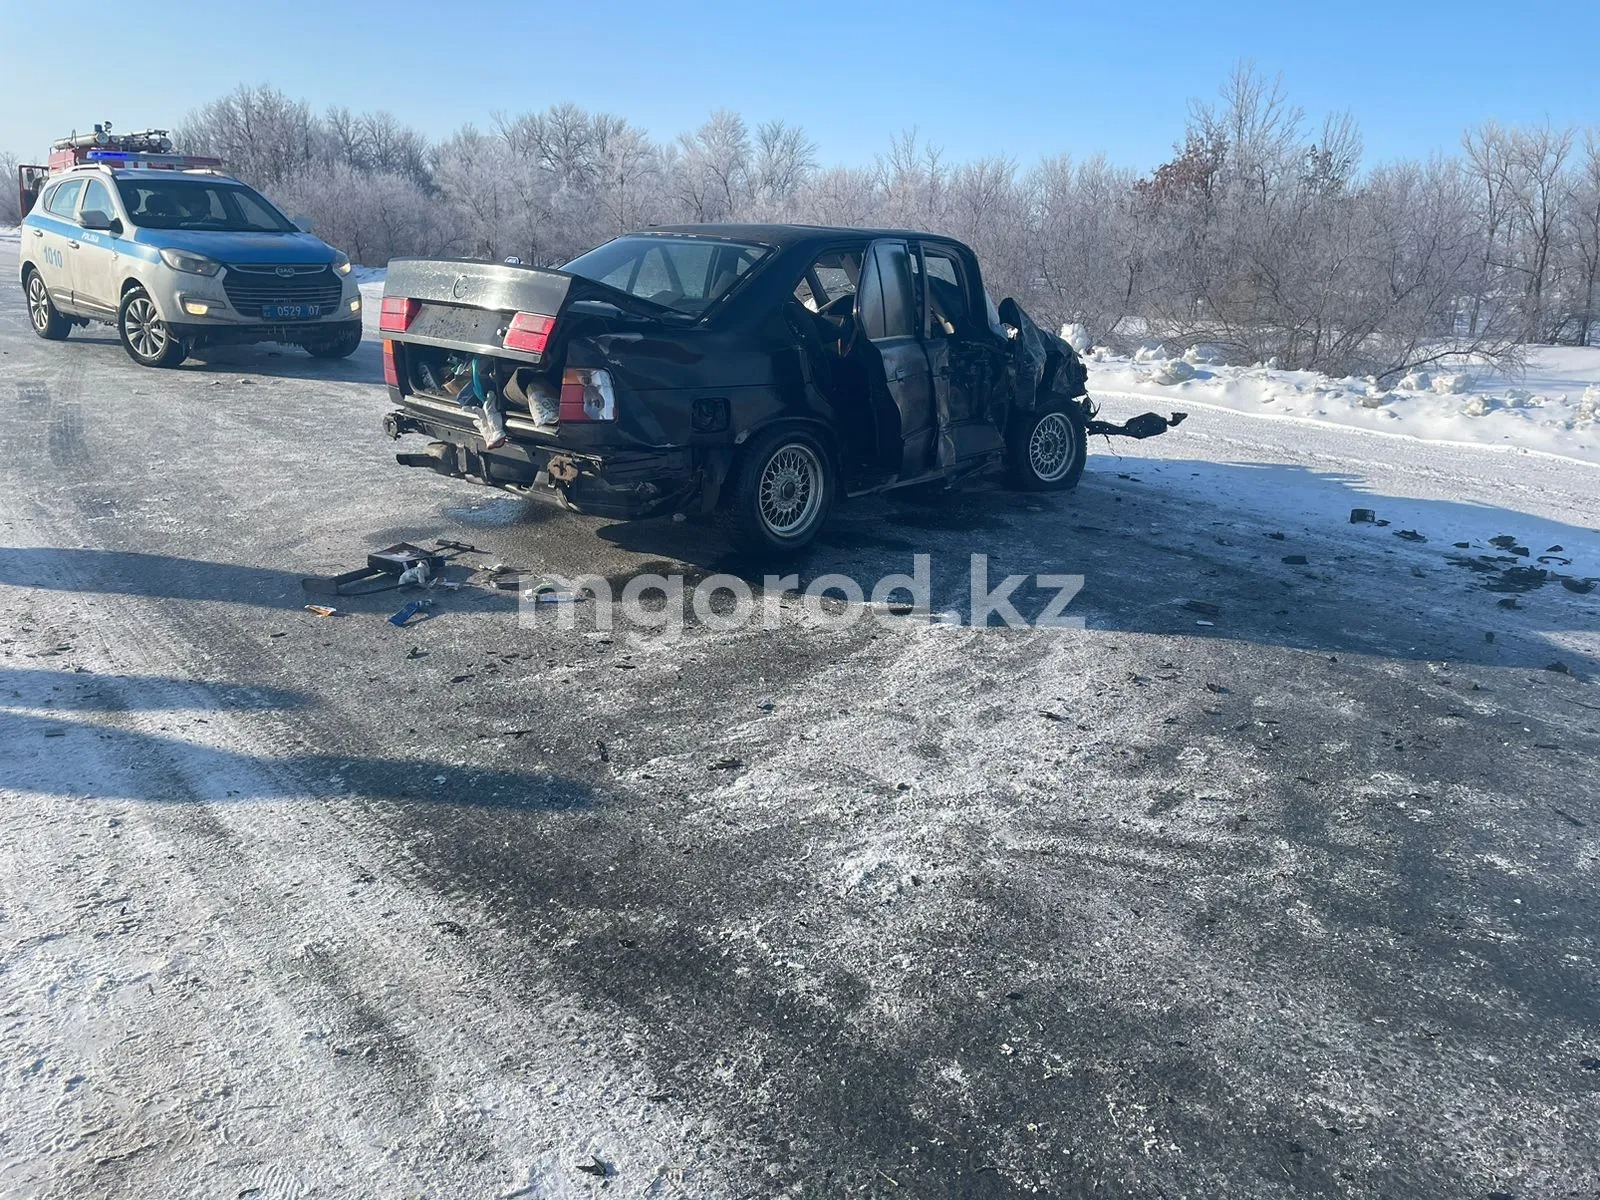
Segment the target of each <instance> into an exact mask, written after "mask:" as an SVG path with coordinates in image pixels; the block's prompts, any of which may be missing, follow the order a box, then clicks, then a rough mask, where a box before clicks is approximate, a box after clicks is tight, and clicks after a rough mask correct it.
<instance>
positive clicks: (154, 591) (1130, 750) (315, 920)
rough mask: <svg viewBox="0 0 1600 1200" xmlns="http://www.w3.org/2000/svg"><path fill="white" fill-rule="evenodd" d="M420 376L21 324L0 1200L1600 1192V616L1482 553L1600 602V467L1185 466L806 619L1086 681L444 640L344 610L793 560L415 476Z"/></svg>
mask: <svg viewBox="0 0 1600 1200" xmlns="http://www.w3.org/2000/svg"><path fill="white" fill-rule="evenodd" d="M14 255H15V247H14V244H7V245H4V246H0V260H3V261H0V267H3V269H4V270H5V272H6V273H7V276H8V277H9V276H10V273H11V271H12V268H13V264H14ZM378 373H379V367H378V360H377V353H376V347H375V345H372V344H369V345H367V346H365V347H363V349H362V351H361V352H360V353H359V354H358V355H357V356H356V357H355V358H354V359H353V360H351V361H350V362H349V363H345V364H334V365H329V364H324V363H318V362H315V361H313V360H311V359H309V358H307V357H305V356H303V355H301V354H300V353H299V352H297V351H294V350H290V349H284V350H282V351H281V352H278V353H273V350H272V348H255V349H246V350H234V351H225V352H217V353H215V354H214V355H213V356H212V357H211V358H210V359H209V360H208V361H205V360H203V361H198V362H191V363H189V364H187V365H186V366H185V367H184V368H182V369H181V370H179V371H176V372H169V373H155V372H149V371H142V370H140V369H139V368H137V367H135V366H133V365H132V364H131V363H130V362H129V361H128V360H127V359H126V357H125V356H124V355H123V353H122V351H121V349H120V347H118V346H117V345H116V343H115V341H114V338H113V337H112V336H111V334H110V331H108V330H104V329H95V330H90V331H77V332H74V334H73V336H72V337H71V338H70V339H69V341H68V342H67V343H65V344H64V345H51V344H47V343H43V342H40V341H38V340H36V339H35V338H34V337H33V336H32V334H31V332H30V331H29V329H28V327H27V325H26V319H25V314H24V310H23V305H22V298H21V293H20V290H19V289H17V288H16V287H14V286H11V285H4V286H0V431H3V442H0V444H3V446H4V448H5V450H4V455H3V466H0V470H3V472H4V484H3V487H0V547H4V548H3V549H0V801H3V808H0V857H3V859H4V864H3V870H0V1049H3V1055H0V1072H3V1076H0V1077H3V1081H4V1082H3V1089H0V1113H3V1116H0V1122H3V1125H0V1194H5V1195H18V1196H41V1197H81V1196H88V1195H103V1196H118V1197H168V1196H199V1195H207V1196H225V1197H233V1196H255V1197H299V1196H352V1197H368V1196H375V1197H395V1196H430V1197H456V1196H461V1197H479V1196H482V1197H491V1196H494V1197H502V1196H503V1197H510V1196H529V1197H535V1196H537V1197H547V1196H548V1197H567V1196H591V1195H596V1196H598V1195H615V1196H627V1197H635V1196H639V1197H643V1196H650V1197H666V1196H678V1197H690V1198H695V1200H699V1198H706V1200H720V1198H723V1197H777V1196H797V1197H798V1196H805V1197H824V1198H828V1197H843V1196H874V1197H891V1196H910V1197H1011V1196H1061V1197H1068V1196H1139V1197H1146V1196H1148V1197H1157V1196H1159V1197H1178V1196H1194V1197H1221V1196H1226V1197H1229V1198H1230V1200H1231V1198H1239V1197H1257V1196H1259V1197H1276V1196H1284V1195H1318V1196H1322V1195H1328V1196H1385V1197H1410V1196H1439V1197H1446V1196H1448V1197H1491V1196H1513V1197H1519V1198H1521V1197H1548V1196H1586V1197H1592V1196H1595V1195H1597V1194H1600V977H1597V972H1596V965H1597V943H1596V923H1597V919H1600V909H1597V905H1596V896H1597V893H1600V873H1597V866H1600V854H1597V842H1596V831H1597V829H1600V784H1597V782H1596V763H1597V760H1600V687H1597V686H1596V685H1595V679H1596V676H1597V674H1600V634H1597V631H1600V591H1596V592H1592V593H1589V594H1579V593H1576V592H1572V591H1568V590H1567V589H1566V588H1564V587H1563V586H1561V585H1560V584H1559V583H1550V584H1547V585H1546V586H1544V587H1540V588H1536V589H1534V590H1532V591H1529V592H1527V593H1525V594H1520V595H1519V594H1517V593H1507V592H1494V591H1488V590H1485V586H1484V585H1485V583H1486V582H1490V583H1492V582H1496V581H1497V580H1498V579H1499V578H1500V576H1498V575H1489V574H1484V573H1480V572H1475V571H1471V570H1468V569H1466V568H1464V567H1461V566H1459V565H1456V564H1453V563H1452V562H1450V561H1449V560H1450V558H1451V557H1462V556H1464V555H1471V556H1477V555H1481V554H1494V553H1497V551H1495V550H1494V549H1493V548H1491V547H1489V546H1488V539H1490V538H1492V537H1495V536H1497V535H1502V534H1508V535H1511V536H1512V537H1514V538H1516V539H1517V540H1518V542H1519V543H1520V544H1523V545H1526V546H1527V547H1529V548H1530V551H1531V556H1538V555H1541V554H1544V553H1546V551H1547V549H1548V548H1549V547H1551V546H1556V545H1559V546H1561V547H1563V550H1562V551H1561V552H1559V553H1560V556H1561V557H1564V558H1571V559H1573V560H1574V562H1573V564H1572V566H1571V567H1570V568H1568V567H1564V566H1563V567H1561V568H1560V569H1561V571H1562V572H1563V573H1570V574H1572V575H1573V576H1575V577H1577V578H1582V577H1584V576H1585V575H1588V576H1600V534H1597V532H1596V530H1595V524H1596V509H1597V501H1596V496H1597V495H1600V471H1597V470H1595V469H1594V468H1592V467H1586V466H1582V465H1579V464H1574V463H1565V462H1561V461H1559V460H1554V459H1548V458H1539V457H1534V456H1523V455H1510V454H1503V453H1502V454H1496V453H1490V452H1487V451H1481V450H1468V449H1459V448H1451V447H1441V446H1430V445H1428V444H1425V443H1420V442H1411V441H1402V440H1397V439H1390V438H1380V437H1376V436H1373V435H1370V434H1364V433H1359V432H1350V431H1344V432H1333V431H1328V430H1325V429H1319V428H1317V427H1315V426H1311V425H1306V424H1303V423H1295V422H1283V421H1279V422H1269V421H1262V420H1256V419H1252V418H1250V417H1246V416H1240V415H1237V414H1231V413H1226V412H1220V411H1204V412H1201V411H1197V412H1196V413H1195V415H1194V416H1193V417H1192V418H1191V420H1190V421H1189V423H1188V424H1186V425H1184V426H1183V427H1182V428H1181V429H1180V430H1178V431H1177V432H1176V433H1174V434H1172V435H1170V436H1168V437H1167V438H1164V439H1158V440H1157V441H1154V442H1151V443H1148V444H1143V445H1138V446H1129V447H1122V448H1121V449H1122V450H1123V454H1122V455H1121V456H1120V457H1118V456H1117V455H1115V454H1111V453H1107V452H1106V449H1107V448H1106V447H1105V446H1104V445H1103V444H1101V445H1100V446H1098V447H1097V448H1096V449H1097V454H1096V457H1095V458H1094V459H1093V461H1092V463H1091V465H1090V468H1089V472H1088V474H1087V475H1086V477H1085V479H1084V482H1083V485H1082V486H1081V488H1080V489H1079V490H1078V491H1077V492H1075V493H1074V494H1072V495H1069V496H1066V497H1061V498H1047V499H1044V500H1039V499H1036V498H1032V497H1024V496H1019V495H1016V494H1013V493H1009V492H1006V491H1003V490H1000V489H997V488H994V487H991V486H988V485H977V486H972V487H969V488H966V489H964V490H961V491H959V492H956V493H953V494H934V495H924V494H917V495H902V496H897V497H889V498H886V499H879V500H872V501H864V502H856V503H851V504H849V505H846V506H844V507H841V508H840V509H838V510H837V511H836V516H835V519H834V520H833V522H832V523H831V525H830V527H829V530H828V533H827V536H826V537H825V539H824V544H823V546H822V547H821V548H820V549H819V550H818V551H817V552H816V553H814V554H813V555H812V556H811V557H810V558H809V559H808V560H807V561H806V562H805V563H804V564H803V566H802V568H801V573H802V580H806V579H810V578H814V577H815V576H817V575H820V574H823V573H827V572H835V571H837V572H843V573H846V574H849V575H851V576H853V577H855V578H857V579H858V580H860V581H861V582H862V583H863V584H865V585H867V586H868V587H870V585H871V583H872V582H873V581H874V580H876V579H877V578H878V577H879V576H881V575H883V574H886V573H890V572H904V571H909V570H911V568H912V555H913V554H914V553H919V552H921V553H927V554H929V555H931V556H932V573H933V576H934V581H935V591H936V593H937V596H938V598H940V599H941V600H948V601H951V602H953V603H955V604H956V606H957V607H959V605H960V597H961V595H962V593H963V592H964V590H965V588H966V568H967V563H968V556H969V555H970V554H971V553H973V552H980V553H985V554H987V555H989V557H990V572H991V575H992V576H995V577H998V576H999V575H1002V574H1004V573H1007V572H1011V571H1016V572H1019V573H1028V574H1037V573H1077V574H1082V575H1083V576H1084V577H1085V580H1086V582H1085V585H1084V588H1083V591H1082V593H1081V595H1080V596H1079V597H1078V598H1077V599H1076V600H1075V601H1074V602H1073V604H1072V605H1071V607H1070V608H1069V613H1072V614H1076V615H1079V616H1082V617H1084V618H1085V622H1086V626H1087V628H1086V629H1085V630H1083V631H1081V632H1063V631H1045V630H1038V631H1026V630H1021V631H1019V630H1008V629H986V630H974V629H968V628H938V627H934V628H930V627H927V626H926V625H925V624H922V623H920V622H916V621H912V620H906V621H900V622H895V621H889V622H887V623H879V622H868V623H862V624H859V625H857V626H855V627H854V628H852V629H847V630H830V629H827V628H824V627H823V626H822V625H820V624H819V623H818V622H816V621H815V620H813V619H808V618H806V617H805V615H804V614H803V612H802V611H801V609H800V608H799V606H798V605H793V604H791V606H790V607H789V608H787V609H785V610H784V611H785V614H786V622H785V625H784V627H783V628H782V629H780V630H778V631H776V632H762V631H759V630H756V631H745V632H733V633H712V632H710V631H708V630H705V629H703V628H695V627H691V628H690V630H689V631H688V632H687V634H686V635H685V636H684V637H683V638H682V639H681V640H679V641H677V642H675V643H664V644H649V645H645V646H635V645H633V644H631V643H630V642H629V641H628V639H627V638H626V637H625V636H623V635H622V634H621V633H620V631H619V632H618V633H616V634H613V635H612V636H611V637H610V638H609V639H608V638H607V637H605V636H604V635H599V634H596V633H593V632H591V631H588V630H587V629H586V628H585V626H584V624H583V623H581V622H580V626H579V628H577V629H575V630H570V631H564V630H561V629H559V628H557V627H556V624H555V621H554V620H553V619H546V618H547V616H548V614H545V613H540V614H538V616H537V618H536V620H535V621H534V623H532V624H529V625H522V624H519V622H518V619H517V613H516V609H515V605H514V603H513V602H512V601H511V600H510V599H509V598H508V597H507V596H506V595H505V594H501V593H491V592H488V591H484V590H482V589H472V588H468V589H463V590H462V591H460V592H456V593H453V594H440V595H436V597H435V598H436V600H437V605H436V608H435V610H434V612H435V615H434V616H432V617H431V618H430V619H428V620H426V621H424V622H422V623H421V624H417V625H413V626H411V627H407V628H405V629H396V628H395V627H393V626H391V625H389V624H388V623H386V621H385V620H384V618H385V617H386V616H387V615H388V614H389V613H390V612H392V611H393V610H394V609H395V608H396V607H397V606H398V603H397V599H396V597H395V596H394V594H393V593H391V594H389V595H388V596H385V597H378V598H372V599H368V600H364V601H335V603H336V604H339V605H340V607H342V608H346V609H348V610H350V612H349V615H345V616H340V617H335V618H330V619H320V618H317V617H315V616H312V615H311V614H309V613H306V612H304V611H303V610H302V608H301V606H302V605H303V604H304V603H305V601H306V599H307V598H306V597H305V596H304V595H302V593H301V589H300V586H299V578H300V576H302V575H305V574H317V573H331V572H334V571H338V570H342V569H345V568H347V567H349V566H353V565H356V564H358V563H359V562H360V561H361V559H362V557H363V556H364V554H365V552H366V551H367V550H368V549H372V548H376V547H379V546H382V545H384V544H387V543H390V542H393V541H397V540H400V539H406V540H410V541H414V542H424V543H425V542H429V541H431V540H432V539H435V538H451V539H458V540H462V541H465V542H470V543H472V544H474V545H477V546H480V547H483V548H484V549H485V550H486V551H488V553H487V555H485V556H482V557H481V558H479V557H472V558H471V559H470V561H473V562H493V561H502V562H506V563H511V564H515V565H517V566H521V567H526V568H529V569H538V570H552V571H559V572H562V573H567V574H575V573H578V572H594V573H598V574H601V575H605V576H608V577H612V578H614V579H616V580H618V581H619V582H620V581H621V580H624V579H626V578H627V577H629V576H631V575H633V574H636V573H638V572H640V571H642V570H651V571H682V572H684V573H685V574H686V575H687V576H688V581H689V583H690V585H691V586H692V584H693V582H694V580H695V579H697V578H699V577H701V576H703V575H704V574H706V573H708V572H712V571H716V570H719V569H723V568H724V567H727V566H732V567H733V568H734V569H745V570H748V569H749V564H737V563H735V564H727V563H724V562H723V561H722V559H721V558H720V557H719V552H718V551H717V550H716V548H715V545H714V543H711V542H710V541H709V540H708V539H709V534H708V533H707V532H706V531H701V530H698V529H696V527H695V526H694V525H692V524H682V525H675V524H672V523H670V522H660V523H653V524H650V525H637V526H623V525H618V524H615V523H611V522H607V521H602V520H594V519H582V518H574V517H570V516H565V515H556V514H554V513H553V512H551V511H549V510H546V509H543V508H540V507H529V506H526V505H524V504H523V503H522V502H520V501H518V500H515V499H513V498H507V497H500V496H497V495H495V494H493V493H489V492H487V491H483V490H480V489H474V488H473V487H471V486H469V485H465V484H460V483H454V482H451V481H447V480H443V479H439V478H436V477H434V476H432V475H429V474H426V473H423V472H418V471H406V470H403V469H401V468H399V467H397V466H395V465H394V463H393V460H392V457H391V454H392V450H393V446H392V444H390V443H387V442H386V441H384V440H383V438H382V436H381V434H380V432H379V428H378V425H379V420H380V418H381V416H382V414H383V412H384V411H385V403H386V402H385V397H384V395H383V391H382V388H381V387H380V386H378V385H376V384H374V383H373V382H372V380H373V379H374V378H375V377H376V376H377V375H378ZM1092 384H1093V378H1092V376H1091V386H1092ZM1146 406H1147V405H1145V404H1144V403H1143V402H1138V403H1136V402H1135V401H1134V400H1133V399H1129V398H1121V397H1112V398H1110V399H1109V401H1108V409H1109V410H1110V411H1111V412H1113V413H1114V414H1116V415H1119V416H1127V415H1130V414H1131V413H1133V412H1135V411H1138V410H1139V408H1142V407H1146ZM1358 506H1359V507H1367V508H1372V509H1374V510H1375V512H1376V514H1377V516H1378V517H1379V518H1380V519H1383V520H1388V521H1390V522H1391V523H1390V524H1389V525H1387V526H1379V525H1370V524H1364V525H1351V524H1349V523H1348V516H1349V512H1350V510H1351V509H1352V508H1353V507H1358ZM1403 530H1415V531H1417V532H1418V533H1419V534H1420V535H1422V536H1423V537H1425V538H1427V539H1428V540H1427V541H1426V542H1415V541H1408V540H1406V539H1403V538H1399V537H1397V536H1395V535H1396V534H1397V533H1399V532H1401V531H1403ZM1454 541H1469V542H1471V543H1472V545H1471V547H1470V548H1469V550H1468V551H1461V550H1457V549H1455V548H1453V546H1452V543H1453V542H1454ZM1297 557H1303V558H1304V559H1305V560H1306V561H1305V562H1304V563H1298V562H1294V561H1288V562H1286V561H1285V560H1286V559H1290V560H1293V559H1295V558H1297ZM1023 595H1024V597H1025V598H1031V602H1034V603H1035V604H1036V606H1037V605H1039V604H1042V603H1043V601H1044V599H1045V598H1046V596H1045V594H1044V593H1042V592H1037V591H1034V590H1029V591H1026V592H1025V593H1023ZM1507 599H1511V600H1514V601H1515V602H1516V604H1517V605H1518V607H1515V608H1506V607H1501V606H1500V604H1499V602H1500V601H1501V600H1507ZM1185 601H1193V602H1196V604H1195V605H1194V606H1191V607H1184V602H1185ZM1213 609H1214V611H1213ZM1201 622H1210V624H1201ZM1490 634H1492V635H1493V638H1492V640H1490V638H1489V637H1488V635H1490ZM1557 664H1559V665H1560V666H1562V667H1565V668H1566V670H1565V671H1555V670H1550V669H1548V668H1550V667H1552V666H1555V665H1557Z"/></svg>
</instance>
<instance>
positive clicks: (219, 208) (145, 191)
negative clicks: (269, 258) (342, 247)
mask: <svg viewBox="0 0 1600 1200" xmlns="http://www.w3.org/2000/svg"><path fill="white" fill-rule="evenodd" d="M117 191H118V192H119V193H121V195H122V204H123V207H124V208H126V209H127V210H128V219H129V220H131V221H132V222H133V223H134V224H135V225H139V226H142V227H144V228H145V229H209V230H213V231H216V232H221V233H292V232H293V231H294V228H295V227H294V225H293V224H292V223H291V222H290V221H289V220H288V219H287V218H286V217H285V216H284V215H283V214H282V213H280V212H279V211H278V210H277V209H275V208H273V207H272V205H270V204H268V203H267V202H266V200H264V199H262V197H261V196H259V195H257V194H256V193H255V192H253V191H251V190H250V189H249V188H247V187H245V186H244V185H243V184H238V183H219V182H217V181H216V180H210V179H118V180H117Z"/></svg>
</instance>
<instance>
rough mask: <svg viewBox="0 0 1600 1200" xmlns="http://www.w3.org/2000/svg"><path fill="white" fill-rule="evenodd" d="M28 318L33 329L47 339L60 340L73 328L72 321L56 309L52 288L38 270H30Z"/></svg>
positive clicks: (51, 340)
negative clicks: (51, 293)
mask: <svg viewBox="0 0 1600 1200" xmlns="http://www.w3.org/2000/svg"><path fill="white" fill-rule="evenodd" d="M27 292H28V320H29V321H30V322H31V323H32V325H33V331H34V332H35V333H36V334H38V335H39V336H40V337H42V338H44V339H45V340H46V341H50V342H59V341H60V340H61V339H62V338H64V337H66V336H67V333H68V332H69V331H70V330H71V329H72V322H71V321H69V320H67V319H66V318H65V317H63V316H62V315H61V314H60V313H59V312H57V311H56V306H55V302H54V301H52V300H51V299H50V289H49V288H47V287H45V285H44V279H43V277H42V276H41V275H40V274H39V272H37V271H29V272H28V285H27Z"/></svg>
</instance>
